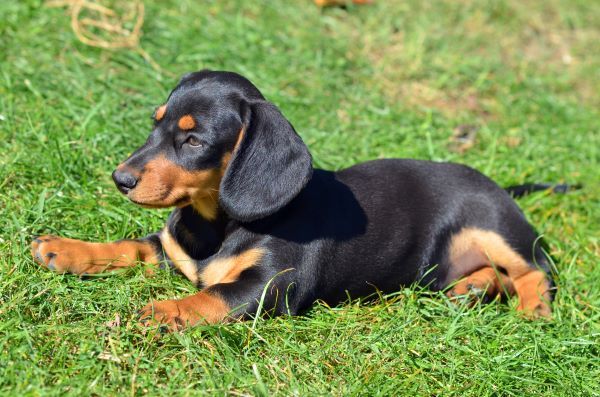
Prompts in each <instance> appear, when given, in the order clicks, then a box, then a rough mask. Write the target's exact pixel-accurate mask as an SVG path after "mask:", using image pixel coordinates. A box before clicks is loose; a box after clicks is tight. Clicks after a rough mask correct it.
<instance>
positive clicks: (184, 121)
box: [177, 114, 196, 131]
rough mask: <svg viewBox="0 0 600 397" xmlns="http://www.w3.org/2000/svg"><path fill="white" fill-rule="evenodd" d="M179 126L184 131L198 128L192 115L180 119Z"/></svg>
mask: <svg viewBox="0 0 600 397" xmlns="http://www.w3.org/2000/svg"><path fill="white" fill-rule="evenodd" d="M177 125H178V126H179V128H181V129H182V130H184V131H187V130H191V129H192V128H194V127H195V126H196V121H195V120H194V118H193V117H192V116H191V115H189V114H186V115H185V116H183V117H182V118H180V119H179V122H178V123H177Z"/></svg>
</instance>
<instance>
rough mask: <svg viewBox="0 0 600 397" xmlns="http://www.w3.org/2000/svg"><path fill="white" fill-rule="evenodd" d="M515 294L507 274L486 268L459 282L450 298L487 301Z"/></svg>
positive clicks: (489, 267)
mask: <svg viewBox="0 0 600 397" xmlns="http://www.w3.org/2000/svg"><path fill="white" fill-rule="evenodd" d="M514 293H515V289H514V286H513V283H512V281H511V280H510V278H509V277H508V276H507V275H506V274H504V273H502V272H501V271H500V269H495V268H493V267H491V266H485V267H483V268H481V269H479V270H476V271H474V272H473V273H471V274H469V275H468V276H467V277H465V278H463V279H462V280H460V281H458V282H457V283H456V284H455V285H454V286H453V288H452V289H451V290H450V291H448V296H449V297H456V296H464V295H467V296H475V297H477V298H480V299H482V300H484V301H487V300H491V299H494V298H496V297H499V296H502V295H513V294H514Z"/></svg>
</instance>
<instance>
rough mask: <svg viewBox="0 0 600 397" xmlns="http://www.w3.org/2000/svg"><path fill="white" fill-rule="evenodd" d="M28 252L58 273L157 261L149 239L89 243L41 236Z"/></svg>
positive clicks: (96, 270)
mask: <svg viewBox="0 0 600 397" xmlns="http://www.w3.org/2000/svg"><path fill="white" fill-rule="evenodd" d="M31 254H32V255H33V257H34V258H35V259H36V261H37V262H39V263H40V264H41V265H44V266H49V265H50V266H51V267H54V270H55V271H57V272H60V273H64V272H69V273H74V274H84V273H86V274H93V273H100V272H104V271H111V270H116V269H119V268H123V267H129V266H133V265H135V264H136V263H137V262H138V261H143V262H146V263H151V264H156V263H158V262H159V258H158V257H157V256H156V252H155V250H154V247H153V246H152V245H151V244H150V243H146V242H142V241H134V240H123V241H117V242H112V243H89V242H87V241H81V240H73V239H70V238H61V237H55V236H42V237H39V238H37V239H36V240H35V241H34V242H33V243H32V244H31Z"/></svg>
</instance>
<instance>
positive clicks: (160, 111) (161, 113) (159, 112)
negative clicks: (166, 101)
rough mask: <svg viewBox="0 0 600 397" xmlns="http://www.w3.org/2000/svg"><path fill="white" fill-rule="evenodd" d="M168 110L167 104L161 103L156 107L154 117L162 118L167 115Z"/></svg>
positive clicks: (158, 119) (156, 118)
mask: <svg viewBox="0 0 600 397" xmlns="http://www.w3.org/2000/svg"><path fill="white" fill-rule="evenodd" d="M166 111H167V105H161V106H159V107H158V108H157V109H156V113H154V119H155V120H156V121H160V120H162V118H163V117H165V112H166Z"/></svg>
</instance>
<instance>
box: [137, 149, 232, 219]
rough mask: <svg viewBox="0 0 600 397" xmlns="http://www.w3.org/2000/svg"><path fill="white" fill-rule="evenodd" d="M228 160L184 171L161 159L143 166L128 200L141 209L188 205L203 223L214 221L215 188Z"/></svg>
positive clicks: (216, 192)
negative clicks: (140, 206)
mask: <svg viewBox="0 0 600 397" xmlns="http://www.w3.org/2000/svg"><path fill="white" fill-rule="evenodd" d="M230 159H231V153H230V152H227V153H225V155H224V156H223V159H222V161H221V167H219V168H212V169H208V170H200V171H188V170H186V169H184V168H182V167H180V166H179V165H177V164H175V163H173V162H172V161H169V160H168V159H167V158H166V157H164V156H158V157H157V158H156V159H154V160H151V161H149V162H148V163H146V166H145V167H144V169H143V170H142V172H141V175H140V179H139V181H138V184H137V186H136V188H135V189H133V190H131V191H130V192H129V193H128V197H129V198H130V199H131V200H132V201H133V202H135V203H136V204H140V205H142V206H145V207H151V208H165V207H172V206H177V207H184V206H186V205H190V204H191V205H192V206H193V207H194V209H196V211H197V212H198V213H199V214H200V215H201V216H202V217H204V218H205V219H208V220H214V219H215V218H216V217H217V208H218V200H219V185H220V183H221V179H222V178H223V175H224V174H225V170H226V168H227V165H228V164H229V161H230Z"/></svg>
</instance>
